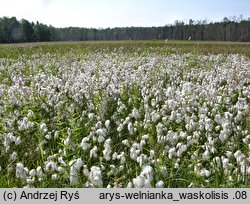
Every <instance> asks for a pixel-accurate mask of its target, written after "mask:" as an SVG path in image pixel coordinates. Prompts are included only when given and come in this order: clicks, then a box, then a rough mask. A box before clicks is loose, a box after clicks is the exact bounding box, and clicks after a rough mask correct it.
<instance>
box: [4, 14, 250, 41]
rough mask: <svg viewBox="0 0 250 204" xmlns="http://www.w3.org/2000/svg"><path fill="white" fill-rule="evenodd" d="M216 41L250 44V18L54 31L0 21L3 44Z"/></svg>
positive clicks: (28, 24)
mask: <svg viewBox="0 0 250 204" xmlns="http://www.w3.org/2000/svg"><path fill="white" fill-rule="evenodd" d="M160 39H164V40H165V39H169V40H187V39H189V40H215V41H250V19H249V18H248V19H247V20H246V19H244V20H243V19H240V20H238V19H237V20H236V19H229V18H226V17H225V18H224V19H223V21H221V22H215V23H212V22H210V23H208V22H207V21H196V22H194V21H193V20H191V19H190V20H189V21H188V22H187V23H184V22H183V21H175V23H174V24H173V25H166V26H162V27H123V28H105V29H95V28H79V27H67V28H55V27H53V26H47V25H45V24H42V23H39V22H36V23H34V22H29V21H27V20H25V19H22V20H20V21H18V20H17V19H16V18H15V17H11V18H8V17H2V18H0V43H19V42H43V41H87V40H160Z"/></svg>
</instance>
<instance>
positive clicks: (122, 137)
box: [0, 40, 250, 188]
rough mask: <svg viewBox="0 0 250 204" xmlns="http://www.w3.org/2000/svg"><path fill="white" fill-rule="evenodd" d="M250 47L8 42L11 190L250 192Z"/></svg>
mask: <svg viewBox="0 0 250 204" xmlns="http://www.w3.org/2000/svg"><path fill="white" fill-rule="evenodd" d="M249 57H250V44H249V43H243V42H202V41H165V40H151V41H112V42H110V41H105V42H104V41H96V42H92V41H90V42H51V43H23V44H7V45H0V186H1V187H41V188H44V187H104V188H106V187H107V188H110V187H123V188H124V187H137V188H138V187H139V188H142V187H184V188H185V187H250V111H249V110H250V59H249Z"/></svg>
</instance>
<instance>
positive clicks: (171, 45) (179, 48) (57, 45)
mask: <svg viewBox="0 0 250 204" xmlns="http://www.w3.org/2000/svg"><path fill="white" fill-rule="evenodd" d="M121 47H122V49H123V51H128V52H130V51H133V50H135V49H137V48H142V49H149V51H150V48H156V47H157V48H162V49H160V50H161V52H162V54H169V53H189V52H191V53H198V54H220V53H223V54H231V53H233V54H237V53H238V54H243V55H245V56H248V57H250V43H243V42H217V41H176V40H173V41H172V40H170V41H167V42H166V41H163V40H149V41H81V42H42V43H21V44H0V49H1V50H0V58H13V59H17V58H18V57H20V56H21V55H23V54H26V55H30V54H34V53H51V54H53V53H62V54H64V53H67V52H69V51H71V52H73V53H83V52H94V51H96V50H97V49H107V50H108V51H111V50H114V49H119V48H121Z"/></svg>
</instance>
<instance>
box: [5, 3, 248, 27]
mask: <svg viewBox="0 0 250 204" xmlns="http://www.w3.org/2000/svg"><path fill="white" fill-rule="evenodd" d="M240 14H242V15H243V17H245V18H248V17H250V0H1V1H0V16H1V17H2V16H9V17H11V16H16V17H17V19H18V20H20V19H21V18H24V19H27V20H29V21H37V20H38V21H39V22H42V23H45V24H48V25H50V24H51V25H53V26H55V27H68V26H79V27H94V28H107V27H124V26H164V25H166V24H171V23H174V21H175V20H183V21H184V22H185V21H187V22H188V20H189V19H190V18H192V19H194V20H200V19H202V20H203V19H207V20H209V21H220V20H222V19H223V17H225V16H226V17H230V16H231V17H232V16H237V17H239V15H240Z"/></svg>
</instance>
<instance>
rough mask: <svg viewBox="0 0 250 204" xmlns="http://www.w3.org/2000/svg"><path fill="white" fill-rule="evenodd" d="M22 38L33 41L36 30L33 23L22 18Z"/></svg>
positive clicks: (25, 40)
mask: <svg viewBox="0 0 250 204" xmlns="http://www.w3.org/2000/svg"><path fill="white" fill-rule="evenodd" d="M20 26H21V40H22V42H33V41H34V30H33V27H32V24H31V23H30V22H29V21H27V20H25V19H22V20H21V25H20Z"/></svg>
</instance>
